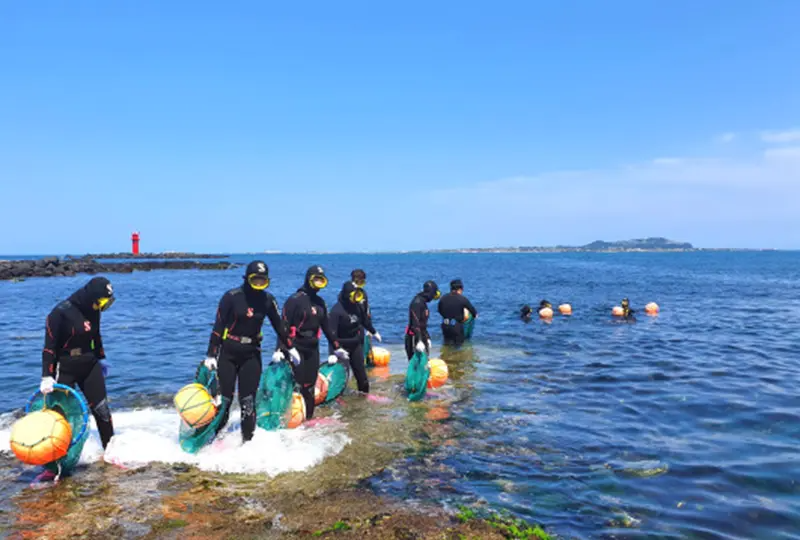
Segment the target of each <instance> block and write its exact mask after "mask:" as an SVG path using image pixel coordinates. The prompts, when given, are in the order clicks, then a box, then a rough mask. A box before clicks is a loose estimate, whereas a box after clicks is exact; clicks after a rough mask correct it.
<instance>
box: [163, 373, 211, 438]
mask: <svg viewBox="0 0 800 540" xmlns="http://www.w3.org/2000/svg"><path fill="white" fill-rule="evenodd" d="M172 401H173V403H175V408H176V409H178V414H179V415H180V416H181V418H182V419H183V421H184V422H186V424H187V425H188V426H189V427H192V428H198V427H203V426H205V425H207V424H208V423H209V422H211V420H213V419H214V416H216V414H217V406H216V405H214V399H213V398H212V397H211V394H209V393H208V390H207V389H206V387H205V386H203V385H202V384H200V383H191V384H187V385H186V386H184V387H183V388H181V389H180V390H178V393H177V394H175V398H174V399H173V400H172Z"/></svg>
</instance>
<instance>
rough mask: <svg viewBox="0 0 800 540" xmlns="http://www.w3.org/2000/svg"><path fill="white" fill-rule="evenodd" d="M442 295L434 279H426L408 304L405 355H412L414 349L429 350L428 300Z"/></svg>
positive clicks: (436, 298) (428, 351) (409, 357)
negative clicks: (420, 289)
mask: <svg viewBox="0 0 800 540" xmlns="http://www.w3.org/2000/svg"><path fill="white" fill-rule="evenodd" d="M441 295H442V293H441V291H439V286H438V285H437V284H436V282H435V281H426V282H425V284H424V285H423V286H422V292H419V293H417V294H416V296H414V299H413V300H411V304H409V306H408V326H406V339H405V345H406V356H408V359H409V360H411V358H412V357H413V356H414V352H415V351H419V352H427V353H428V354H430V352H431V346H432V344H431V335H430V334H429V333H428V317H429V316H430V312H429V311H428V302H431V301H433V300H438V299H439V297H440V296H441Z"/></svg>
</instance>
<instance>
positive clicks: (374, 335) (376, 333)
mask: <svg viewBox="0 0 800 540" xmlns="http://www.w3.org/2000/svg"><path fill="white" fill-rule="evenodd" d="M372 337H374V338H375V339H377V340H378V343H381V342H382V341H383V340H382V339H381V334H380V332H375V333H374V334H372Z"/></svg>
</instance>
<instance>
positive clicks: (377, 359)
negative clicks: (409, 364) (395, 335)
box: [372, 347, 392, 367]
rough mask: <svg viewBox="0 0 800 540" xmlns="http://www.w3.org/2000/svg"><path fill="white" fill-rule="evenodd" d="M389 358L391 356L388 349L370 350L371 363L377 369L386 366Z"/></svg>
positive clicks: (376, 348) (375, 348) (374, 348)
mask: <svg viewBox="0 0 800 540" xmlns="http://www.w3.org/2000/svg"><path fill="white" fill-rule="evenodd" d="M391 357H392V355H391V353H390V352H389V350H388V349H384V348H383V347H373V348H372V363H373V364H374V365H376V366H378V367H384V366H388V365H389V360H390V359H391Z"/></svg>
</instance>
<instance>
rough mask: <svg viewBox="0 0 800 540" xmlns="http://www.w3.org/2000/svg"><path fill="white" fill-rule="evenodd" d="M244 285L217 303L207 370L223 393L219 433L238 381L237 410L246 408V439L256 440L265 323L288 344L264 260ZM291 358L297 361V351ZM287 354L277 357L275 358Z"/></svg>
mask: <svg viewBox="0 0 800 540" xmlns="http://www.w3.org/2000/svg"><path fill="white" fill-rule="evenodd" d="M243 278H244V283H243V284H242V285H241V286H239V287H236V288H235V289H231V290H229V291H228V292H226V293H225V294H224V295H223V296H222V299H220V301H219V307H218V308H217V317H216V320H215V322H214V328H213V329H212V330H211V337H210V338H209V342H208V353H207V358H206V360H205V361H204V363H205V366H206V367H207V368H208V369H211V370H213V369H216V370H217V373H218V377H219V387H220V393H221V394H222V403H221V406H222V411H221V414H223V415H224V416H223V418H222V420H221V422H220V423H219V425H218V426H217V433H219V431H221V430H222V429H223V428H224V427H225V425H226V424H227V423H228V416H229V415H230V406H231V402H232V401H233V391H234V388H235V386H236V381H237V380H238V381H239V406H240V407H241V409H242V424H241V431H242V440H243V442H247V441H249V440H251V439H252V438H253V432H254V431H255V428H256V411H255V395H256V391H257V390H258V383H259V380H260V379H261V340H262V335H263V334H262V326H263V324H264V319H265V318H267V319H269V322H270V324H271V325H272V328H273V329H274V330H275V333H276V334H277V336H278V340H279V341H280V342H281V343H283V344H284V345H287V341H286V332H285V330H284V328H283V324H282V322H281V317H280V313H279V311H278V303H277V302H276V301H275V297H274V296H272V295H271V294H270V293H268V292H267V291H266V290H265V289H266V288H267V287H269V283H270V279H269V268H268V267H267V265H266V263H264V262H263V261H253V262H251V263H250V264H248V265H247V269H246V270H245V273H244V276H243ZM289 354H290V356H291V358H292V359H294V361H299V358H300V355H299V353H298V352H297V351H296V350H290V351H289ZM282 357H283V354H282V353H281V352H276V353H275V355H274V356H273V358H274V359H281V358H282Z"/></svg>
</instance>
